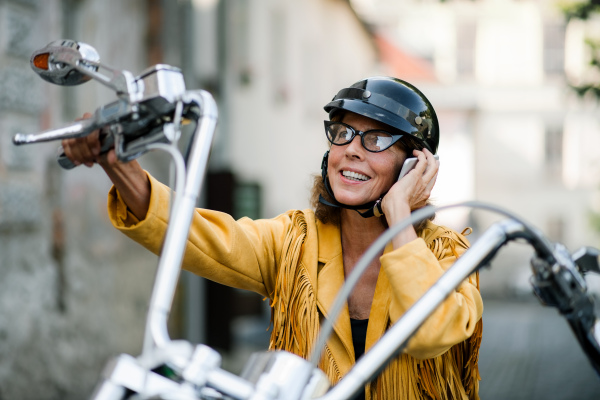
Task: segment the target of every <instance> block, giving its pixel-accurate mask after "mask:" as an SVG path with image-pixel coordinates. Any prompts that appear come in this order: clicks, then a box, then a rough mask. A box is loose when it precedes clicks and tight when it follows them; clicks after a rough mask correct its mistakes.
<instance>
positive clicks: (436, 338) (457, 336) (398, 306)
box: [381, 233, 483, 359]
mask: <svg viewBox="0 0 600 400" xmlns="http://www.w3.org/2000/svg"><path fill="white" fill-rule="evenodd" d="M452 235H456V233H452ZM445 239H447V240H439V241H438V242H437V243H433V244H434V245H436V246H437V252H439V253H440V254H439V256H438V257H439V259H438V258H436V256H435V255H434V253H433V252H432V251H431V250H430V248H429V247H428V246H427V244H426V242H425V241H424V240H423V239H422V238H418V239H415V240H413V241H412V242H410V243H408V244H406V245H404V246H402V247H401V248H400V249H396V250H394V251H392V252H389V253H387V254H385V255H383V256H382V258H381V265H382V267H383V268H384V270H385V272H386V274H387V276H388V279H389V281H390V284H391V286H392V292H393V295H392V300H391V304H390V320H391V321H392V323H395V322H396V321H397V320H398V319H399V318H400V317H401V316H402V315H403V314H404V313H405V312H406V310H408V309H409V308H410V307H411V306H412V305H413V304H414V303H415V302H416V301H417V300H419V299H420V298H421V296H422V295H423V294H424V293H425V292H426V291H427V290H428V289H429V288H430V287H431V286H432V285H433V284H434V283H435V282H436V281H437V280H438V279H439V278H440V277H441V276H442V275H443V274H444V272H445V270H446V269H448V268H450V267H451V266H452V264H453V263H454V261H455V260H456V256H457V255H458V256H460V255H461V254H463V253H464V252H465V251H466V245H465V244H464V243H462V242H461V241H454V240H452V239H451V238H448V237H446V238H445ZM436 240H437V239H436ZM440 246H441V248H440ZM482 313H483V301H482V299H481V295H480V294H479V290H478V288H477V284H476V282H475V278H474V276H472V277H470V278H468V279H466V280H465V281H463V282H462V284H461V285H460V286H459V287H458V288H456V289H455V290H454V292H453V293H451V294H450V296H449V297H448V298H447V299H446V300H445V301H444V302H443V303H442V304H441V305H440V306H439V307H438V308H437V309H436V311H434V313H433V314H431V315H430V316H429V318H428V319H427V320H426V321H425V323H424V324H423V325H422V326H421V328H419V330H418V331H417V333H416V334H415V335H414V336H413V337H412V338H411V339H410V341H409V343H408V346H407V347H406V348H405V350H404V351H405V352H406V353H408V354H410V355H411V356H413V357H415V358H418V359H425V358H432V357H436V356H439V355H441V354H443V353H444V352H446V351H447V350H448V349H449V348H450V347H452V346H453V345H455V344H457V343H460V342H462V341H464V340H466V339H467V338H469V337H470V336H471V335H472V334H473V331H474V329H475V326H476V324H477V322H478V321H479V319H480V318H481V315H482Z"/></svg>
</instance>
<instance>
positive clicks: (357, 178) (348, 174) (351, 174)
mask: <svg viewBox="0 0 600 400" xmlns="http://www.w3.org/2000/svg"><path fill="white" fill-rule="evenodd" d="M342 175H343V176H344V178H348V179H350V180H352V181H357V182H364V181H368V180H369V179H371V178H369V177H368V176H366V175H363V174H359V173H358V172H352V171H342Z"/></svg>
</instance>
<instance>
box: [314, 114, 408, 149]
mask: <svg viewBox="0 0 600 400" xmlns="http://www.w3.org/2000/svg"><path fill="white" fill-rule="evenodd" d="M323 123H324V125H325V136H327V140H329V143H331V144H332V145H335V146H345V145H347V144H348V143H350V142H352V141H353V140H354V138H355V137H356V135H358V136H360V144H361V145H362V147H363V148H364V149H365V150H367V151H369V152H371V153H381V152H382V151H385V150H387V149H389V148H390V147H392V146H393V145H394V144H396V142H398V141H399V140H400V139H402V138H403V137H405V136H406V134H397V135H396V134H393V133H391V132H388V131H386V130H383V129H369V130H368V131H364V132H363V131H359V130H357V129H355V128H354V127H352V126H350V125H348V124H346V123H344V122H340V121H327V120H325V121H323ZM334 124H339V125H343V126H345V127H346V128H349V129H350V131H352V137H351V138H350V140H348V141H346V142H345V143H334V142H333V141H332V140H331V137H330V136H329V127H330V126H331V125H334ZM371 132H382V133H385V134H386V135H390V136H391V137H392V142H391V143H390V145H389V146H387V147H386V148H385V149H381V150H371V149H369V148H367V146H365V135H366V134H368V133H371Z"/></svg>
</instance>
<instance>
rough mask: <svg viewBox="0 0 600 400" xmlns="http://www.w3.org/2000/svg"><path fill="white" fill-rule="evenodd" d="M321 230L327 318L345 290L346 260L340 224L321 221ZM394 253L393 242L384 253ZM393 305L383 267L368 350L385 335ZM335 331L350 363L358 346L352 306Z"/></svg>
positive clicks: (321, 287)
mask: <svg viewBox="0 0 600 400" xmlns="http://www.w3.org/2000/svg"><path fill="white" fill-rule="evenodd" d="M317 230H318V242H319V246H318V249H319V250H318V251H319V254H318V260H319V264H320V265H322V267H321V269H320V270H319V272H318V276H317V288H318V289H317V306H318V307H319V311H320V312H321V313H322V315H324V316H325V318H328V317H329V313H330V310H331V307H332V306H333V303H334V301H335V299H336V297H337V295H338V293H339V291H340V290H341V288H342V286H343V284H344V281H345V277H344V259H343V256H342V242H341V234H340V229H339V227H338V226H337V225H332V224H323V223H321V222H320V221H317ZM391 250H392V246H391V243H389V244H388V245H387V246H386V248H385V250H384V253H387V252H388V251H391ZM389 303H390V285H389V282H388V279H387V276H386V274H385V272H384V271H383V268H382V269H380V271H379V276H378V278H377V285H376V288H375V295H374V298H373V304H372V306H371V313H370V317H369V326H368V329H367V349H368V348H370V347H371V346H372V345H373V344H374V343H375V342H376V341H377V340H378V339H379V338H380V337H381V335H383V333H384V332H385V330H386V328H387V324H388V318H387V316H388V308H389ZM334 331H335V333H336V334H337V336H338V337H339V339H340V341H341V342H342V344H343V346H344V348H345V350H346V353H347V355H348V357H349V358H350V360H352V361H353V360H354V346H353V345H352V328H351V326H350V314H349V312H348V305H347V304H346V305H345V306H344V308H343V309H342V311H341V313H340V316H339V317H338V319H337V321H336V322H335V324H334Z"/></svg>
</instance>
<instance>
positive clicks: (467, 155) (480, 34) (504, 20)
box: [352, 0, 600, 295]
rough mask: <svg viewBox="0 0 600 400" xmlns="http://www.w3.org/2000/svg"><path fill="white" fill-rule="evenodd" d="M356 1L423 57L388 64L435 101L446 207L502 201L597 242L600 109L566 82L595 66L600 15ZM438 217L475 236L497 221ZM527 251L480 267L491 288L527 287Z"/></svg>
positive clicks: (553, 234) (576, 238) (474, 215)
mask: <svg viewBox="0 0 600 400" xmlns="http://www.w3.org/2000/svg"><path fill="white" fill-rule="evenodd" d="M352 4H353V6H354V7H355V9H356V10H357V12H358V13H359V14H360V15H361V16H362V17H363V18H364V19H365V20H366V21H367V22H368V23H370V24H371V25H372V27H373V29H374V30H375V31H376V32H377V34H378V35H379V36H381V37H383V38H385V40H386V41H387V42H389V43H392V44H394V45H395V47H397V48H398V49H401V51H402V52H403V54H404V55H405V57H410V58H412V59H413V60H416V61H413V62H406V61H404V62H402V61H400V62H397V63H395V64H394V65H395V67H393V68H390V67H389V66H388V67H387V68H388V69H387V71H389V73H392V74H396V75H399V77H400V78H402V77H403V76H405V77H406V79H407V80H409V81H413V82H414V83H415V84H416V85H417V86H418V87H419V88H421V89H422V90H423V91H424V93H425V94H426V95H427V96H428V97H430V99H431V101H432V103H433V105H434V106H435V107H436V110H437V112H438V116H439V119H440V124H441V132H442V136H441V143H440V150H439V154H440V162H441V169H440V172H439V177H438V183H437V185H436V189H434V198H435V199H434V200H437V204H440V205H441V204H451V203H454V202H458V201H464V200H480V201H484V202H488V203H492V204H495V205H498V206H500V207H502V208H505V209H507V210H510V211H512V212H514V213H516V214H517V215H520V216H521V217H523V218H525V219H527V221H529V222H530V223H532V224H533V225H535V226H537V227H538V228H539V229H541V230H542V231H543V232H544V233H545V234H547V235H548V236H549V237H550V238H551V239H552V240H555V241H560V242H562V243H564V244H565V245H567V247H569V249H570V250H571V251H573V250H576V249H577V248H579V247H581V246H584V245H597V244H598V243H599V242H598V235H597V232H596V231H595V230H594V229H593V227H592V225H591V223H590V222H591V218H590V213H591V211H592V210H593V209H595V208H597V205H596V207H594V203H593V201H594V193H595V192H596V190H597V187H598V184H599V181H598V176H599V174H598V172H599V168H600V154H598V152H597V151H595V149H596V148H597V146H598V144H599V141H600V118H599V116H598V106H597V103H596V102H594V101H592V100H590V99H580V98H578V97H577V96H576V95H575V93H574V91H572V90H571V89H570V88H569V87H568V83H569V82H573V81H574V80H577V79H580V78H581V77H582V76H583V75H584V74H586V72H587V68H586V64H587V63H588V61H589V58H588V57H587V56H586V53H585V50H584V39H585V37H586V35H587V34H590V33H592V32H591V31H592V27H593V26H596V28H597V26H598V25H597V21H596V24H595V25H594V23H591V22H590V23H589V24H587V25H585V24H582V23H580V22H571V23H570V24H569V25H567V23H566V21H565V17H564V15H563V14H562V12H561V10H560V9H559V8H558V3H557V2H552V1H536V0H530V1H494V0H482V1H446V2H439V1H401V2H399V1H394V0H353V1H352ZM382 58H385V57H382ZM417 61H418V62H417ZM415 65H420V66H421V67H419V68H415ZM430 71H433V76H432V74H431V73H430ZM567 73H568V75H567ZM567 77H568V78H569V79H568V80H567ZM596 203H597V201H596ZM438 219H439V220H441V221H442V222H444V223H448V224H450V225H451V226H454V227H455V228H456V229H459V230H462V228H463V227H464V226H467V225H470V226H473V227H474V228H475V234H474V235H473V236H472V237H471V239H472V240H475V239H476V237H477V234H479V233H481V232H482V230H483V229H485V228H487V227H489V225H490V223H491V222H493V221H496V220H498V219H500V217H499V216H498V215H494V214H491V213H488V212H481V211H474V212H470V213H469V212H468V210H462V211H457V212H455V213H450V212H448V213H445V212H444V213H440V214H439V215H438ZM530 255H531V250H530V249H529V248H527V247H525V246H523V247H520V246H518V245H509V246H508V248H507V250H503V251H502V252H501V253H500V257H499V258H497V259H496V261H495V262H494V264H493V268H492V272H491V273H488V272H486V273H485V274H484V275H482V287H483V293H484V295H491V294H504V295H506V294H509V295H514V294H515V293H520V292H521V291H522V290H524V291H527V292H529V291H530V289H529V287H528V283H527V277H528V275H529V266H528V261H529V257H530Z"/></svg>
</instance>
